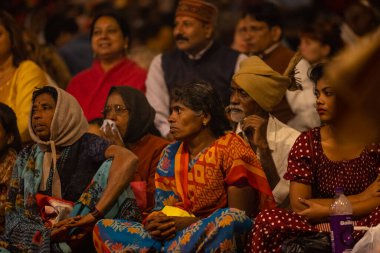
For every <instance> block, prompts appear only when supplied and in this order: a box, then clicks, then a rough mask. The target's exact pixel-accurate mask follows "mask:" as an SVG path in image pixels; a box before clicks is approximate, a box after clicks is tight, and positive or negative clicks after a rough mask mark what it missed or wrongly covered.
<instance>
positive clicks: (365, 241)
mask: <svg viewBox="0 0 380 253" xmlns="http://www.w3.org/2000/svg"><path fill="white" fill-rule="evenodd" d="M378 252H380V224H379V225H377V226H376V227H371V228H370V229H369V230H368V231H367V232H366V233H365V234H364V236H363V238H362V239H360V241H358V242H357V243H356V245H355V247H354V248H353V249H352V251H351V253H378Z"/></svg>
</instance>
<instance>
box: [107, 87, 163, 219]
mask: <svg viewBox="0 0 380 253" xmlns="http://www.w3.org/2000/svg"><path fill="white" fill-rule="evenodd" d="M155 114H156V112H155V110H154V109H153V108H152V107H151V106H150V104H149V103H148V100H147V99H146V98H145V96H144V94H143V93H142V92H141V91H139V90H136V89H134V88H132V87H129V86H116V87H112V88H111V90H110V93H109V94H108V98H107V102H106V106H105V107H104V110H103V115H104V119H105V121H104V123H103V126H102V128H101V130H103V133H104V134H103V135H104V137H105V138H106V139H108V140H109V141H110V142H111V143H113V144H116V145H119V146H123V147H124V146H125V147H127V148H128V149H130V150H131V151H132V152H133V153H134V154H135V155H136V156H137V157H138V158H139V163H138V167H137V170H136V172H135V175H134V178H133V180H132V182H131V187H132V189H133V190H134V192H135V195H136V200H137V204H138V205H139V207H140V209H141V210H142V211H143V212H149V211H150V210H151V209H152V208H153V205H154V189H155V187H154V173H155V172H156V167H157V164H158V160H159V158H160V155H161V151H162V150H163V149H164V148H165V146H166V145H167V144H169V142H168V141H167V140H165V139H163V138H161V137H159V136H160V133H159V131H158V130H157V129H156V127H155V126H154V122H153V121H154V117H155Z"/></svg>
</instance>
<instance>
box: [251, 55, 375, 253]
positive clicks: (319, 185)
mask: <svg viewBox="0 0 380 253" xmlns="http://www.w3.org/2000/svg"><path fill="white" fill-rule="evenodd" d="M338 63H339V62H335V64H338ZM310 79H311V80H312V81H313V82H314V83H316V87H315V95H316V99H317V101H316V107H317V111H318V114H319V117H320V119H321V122H322V123H323V126H322V127H317V128H313V129H311V130H309V131H307V132H304V133H302V134H301V135H300V136H299V137H298V139H297V140H296V142H295V143H294V145H293V147H292V150H291V151H290V153H289V162H288V169H287V172H286V174H285V175H284V178H285V179H287V180H290V191H289V196H290V204H291V208H292V211H291V212H290V211H287V210H282V209H273V210H265V211H263V212H261V213H260V214H259V215H258V216H257V218H256V220H255V225H254V228H253V230H252V234H251V236H252V239H251V240H250V241H249V245H248V250H247V252H282V251H281V246H282V243H283V242H284V241H285V240H286V239H291V238H295V237H300V236H301V237H302V236H307V235H313V234H315V233H317V232H319V231H322V232H329V231H330V224H329V220H328V217H329V215H330V205H331V204H332V203H333V201H334V194H335V190H336V188H337V187H341V188H343V190H344V194H345V195H346V196H348V199H349V201H350V203H351V205H352V208H353V216H354V225H358V226H376V225H377V224H379V223H380V207H379V205H380V194H379V191H380V177H379V167H380V146H379V144H378V143H370V144H368V143H347V142H342V141H341V140H339V139H338V138H337V132H336V129H337V127H336V126H337V122H338V121H337V114H336V108H337V105H338V104H337V96H336V93H335V88H334V86H333V85H332V84H331V83H330V79H327V78H325V77H324V76H323V66H322V65H317V66H315V67H314V68H313V69H312V71H311V74H310ZM269 220H273V221H274V222H268V221H269ZM362 235H363V233H362V232H361V231H359V232H358V231H356V232H354V235H353V236H354V239H355V240H357V239H359V238H360V237H361V236H362Z"/></svg>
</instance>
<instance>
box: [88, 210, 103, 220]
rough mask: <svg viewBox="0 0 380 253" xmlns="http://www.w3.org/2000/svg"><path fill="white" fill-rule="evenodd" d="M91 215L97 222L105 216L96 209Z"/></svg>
mask: <svg viewBox="0 0 380 253" xmlns="http://www.w3.org/2000/svg"><path fill="white" fill-rule="evenodd" d="M91 215H92V216H94V218H95V219H96V220H100V219H103V218H104V214H103V213H102V212H100V211H99V210H98V209H97V208H96V207H94V209H93V210H92V212H91Z"/></svg>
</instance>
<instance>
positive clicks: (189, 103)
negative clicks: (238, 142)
mask: <svg viewBox="0 0 380 253" xmlns="http://www.w3.org/2000/svg"><path fill="white" fill-rule="evenodd" d="M171 101H172V102H181V103H183V104H184V105H185V106H186V107H188V108H190V109H191V110H193V111H196V112H199V111H201V112H203V113H205V114H206V115H210V118H211V121H210V129H211V131H212V132H213V134H214V135H215V137H217V138H218V137H220V136H222V135H223V134H225V131H226V130H229V129H230V125H229V122H228V120H227V117H226V114H225V111H224V107H223V103H222V100H221V99H220V97H219V95H218V93H217V92H216V90H215V89H214V88H213V87H212V85H211V84H209V83H207V82H204V81H198V82H191V83H188V84H185V85H181V86H175V87H174V88H173V90H172V93H171Z"/></svg>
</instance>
